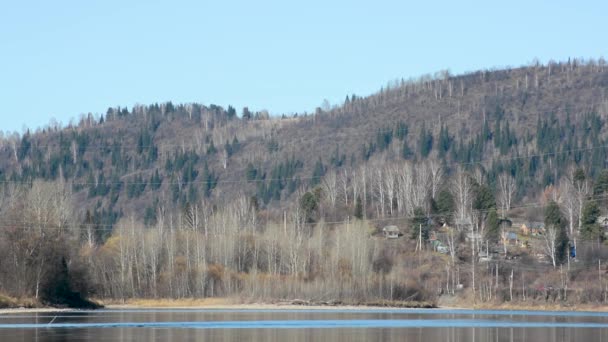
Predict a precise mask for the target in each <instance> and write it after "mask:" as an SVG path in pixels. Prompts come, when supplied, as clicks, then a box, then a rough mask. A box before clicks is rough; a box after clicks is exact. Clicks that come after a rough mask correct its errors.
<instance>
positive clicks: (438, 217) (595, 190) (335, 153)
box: [0, 59, 608, 306]
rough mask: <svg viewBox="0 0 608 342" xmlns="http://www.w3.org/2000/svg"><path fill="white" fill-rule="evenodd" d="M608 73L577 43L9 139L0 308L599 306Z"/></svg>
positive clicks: (92, 120)
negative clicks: (404, 76)
mask: <svg viewBox="0 0 608 342" xmlns="http://www.w3.org/2000/svg"><path fill="white" fill-rule="evenodd" d="M607 89H608V68H606V63H605V61H604V60H603V59H600V60H576V59H573V60H568V61H567V62H550V63H548V64H546V65H540V64H538V63H535V64H532V65H528V66H523V67H518V68H507V69H500V70H484V71H477V72H472V73H467V74H463V75H456V76H453V75H451V74H450V73H449V72H447V71H442V72H439V73H437V74H435V75H432V76H430V75H427V76H423V77H420V78H418V79H412V80H398V81H394V82H391V83H390V84H388V85H387V86H386V87H382V89H381V90H380V91H379V92H377V93H375V94H372V95H370V96H366V97H361V96H357V95H348V96H346V99H345V100H344V102H343V103H342V104H340V105H334V106H332V105H330V104H329V103H327V101H324V103H323V105H322V106H320V107H319V108H317V109H316V110H315V111H314V113H291V114H284V115H270V114H269V113H268V111H266V110H260V111H254V110H250V109H248V108H247V107H245V108H243V109H242V110H241V111H239V112H240V113H237V110H236V109H235V108H233V107H232V106H227V108H224V107H221V106H217V105H203V104H195V103H189V104H179V105H178V104H173V103H171V102H167V103H162V104H152V105H136V106H134V107H133V108H131V109H128V108H124V107H123V108H121V107H116V108H109V109H108V110H107V112H106V113H104V114H97V115H96V114H91V113H89V114H83V115H81V117H80V118H79V119H78V120H73V121H72V122H70V123H68V124H65V125H63V124H59V123H57V122H51V123H50V124H49V125H48V126H46V127H43V128H39V129H37V130H36V131H30V130H28V131H25V132H23V133H22V134H18V133H3V134H2V136H1V137H0V227H1V228H0V305H2V303H3V301H6V302H10V301H11V300H13V299H15V300H21V302H23V301H28V302H30V303H32V305H35V303H43V304H48V305H67V306H94V305H95V304H94V302H91V301H89V300H88V299H92V300H93V301H95V300H100V301H103V300H121V301H125V300H128V299H133V298H205V297H230V298H238V299H239V300H241V301H253V300H256V301H267V302H272V301H281V300H296V299H298V300H305V301H309V302H316V303H329V302H331V303H351V304H364V303H398V302H408V303H414V302H418V303H428V304H429V305H437V304H441V303H458V304H459V305H464V304H467V305H472V303H475V304H480V305H482V304H484V305H498V304H502V303H529V305H534V304H535V303H552V304H561V305H571V304H605V303H606V301H607V300H608V282H606V279H605V278H606V272H607V270H608V267H606V263H607V262H608V260H607V257H608V248H606V245H605V243H604V242H605V240H606V236H608V235H607V234H606V232H608V230H607V228H608V217H607V216H606V214H607V212H608V210H607V209H608V208H607V204H608V198H606V193H607V192H608V163H607V162H606V160H607V157H608V154H607V151H606V147H607V146H608V145H607V142H606V139H608V134H607V131H606V129H605V127H606V119H607V117H608V99H607V98H606V90H607ZM386 227H394V229H396V230H397V231H398V232H399V233H398V234H397V236H396V238H395V237H394V236H388V237H387V234H386V232H387V230H386V229H385V228H386Z"/></svg>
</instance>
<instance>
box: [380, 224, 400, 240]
mask: <svg viewBox="0 0 608 342" xmlns="http://www.w3.org/2000/svg"><path fill="white" fill-rule="evenodd" d="M382 234H384V237H385V238H387V239H396V238H398V237H399V236H401V235H402V234H401V233H400V232H399V228H397V226H386V227H384V228H382Z"/></svg>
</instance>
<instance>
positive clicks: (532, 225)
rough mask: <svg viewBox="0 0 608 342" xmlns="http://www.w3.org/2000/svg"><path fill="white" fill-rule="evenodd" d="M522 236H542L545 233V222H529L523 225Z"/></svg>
mask: <svg viewBox="0 0 608 342" xmlns="http://www.w3.org/2000/svg"><path fill="white" fill-rule="evenodd" d="M520 231H521V234H522V235H533V236H536V235H542V234H543V233H544V232H545V224H544V223H543V222H527V223H524V224H522V225H521V229H520Z"/></svg>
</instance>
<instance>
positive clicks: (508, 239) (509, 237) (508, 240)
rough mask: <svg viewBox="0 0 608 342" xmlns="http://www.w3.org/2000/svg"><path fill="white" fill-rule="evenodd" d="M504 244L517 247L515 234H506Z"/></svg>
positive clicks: (517, 241) (517, 240)
mask: <svg viewBox="0 0 608 342" xmlns="http://www.w3.org/2000/svg"><path fill="white" fill-rule="evenodd" d="M504 242H505V244H508V245H510V246H517V245H518V244H519V238H518V237H517V234H516V233H514V232H508V233H507V234H506V236H505V241H504Z"/></svg>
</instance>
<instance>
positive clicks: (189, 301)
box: [97, 298, 437, 309]
mask: <svg viewBox="0 0 608 342" xmlns="http://www.w3.org/2000/svg"><path fill="white" fill-rule="evenodd" d="M97 302H99V303H101V304H103V305H104V306H106V307H108V308H208V309H216V308H250V309H256V308H285V307H289V308H302V309H309V308H340V307H361V308H363V307H375V308H437V306H436V305H435V304H434V303H429V302H405V301H370V302H341V301H340V302H337V301H336V302H315V301H307V300H299V299H295V300H288V301H252V300H244V299H241V298H202V299H198V298H183V299H166V298H159V299H147V298H146V299H127V300H125V301H121V300H98V301H97Z"/></svg>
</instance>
